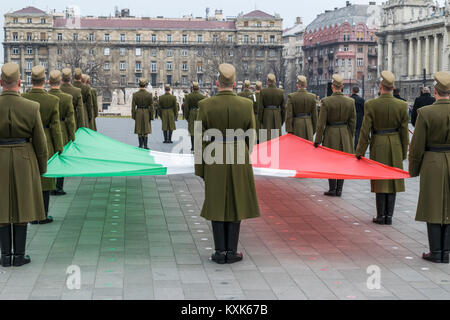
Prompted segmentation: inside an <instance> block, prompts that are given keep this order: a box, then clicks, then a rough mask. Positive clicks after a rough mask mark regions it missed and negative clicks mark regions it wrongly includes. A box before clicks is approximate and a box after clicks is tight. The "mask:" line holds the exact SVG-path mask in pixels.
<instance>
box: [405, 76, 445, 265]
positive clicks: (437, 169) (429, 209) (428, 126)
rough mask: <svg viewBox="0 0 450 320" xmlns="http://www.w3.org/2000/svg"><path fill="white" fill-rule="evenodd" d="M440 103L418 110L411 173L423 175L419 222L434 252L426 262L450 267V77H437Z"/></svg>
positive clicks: (410, 161) (436, 92)
mask: <svg viewBox="0 0 450 320" xmlns="http://www.w3.org/2000/svg"><path fill="white" fill-rule="evenodd" d="M434 79H435V80H436V84H435V86H434V96H435V97H436V102H435V103H434V104H433V105H431V106H426V107H422V108H420V109H419V110H417V113H418V117H417V121H416V129H415V130H414V135H413V137H412V140H411V145H410V147H409V173H410V175H411V177H417V176H419V175H420V194H419V203H418V205H417V214H416V220H417V221H423V222H426V223H427V229H428V241H429V245H430V252H429V253H424V254H423V256H422V257H423V259H425V260H428V261H432V262H437V263H439V262H442V263H449V253H450V227H449V224H450V191H449V190H450V126H449V122H450V73H448V72H437V73H436V74H435V76H434Z"/></svg>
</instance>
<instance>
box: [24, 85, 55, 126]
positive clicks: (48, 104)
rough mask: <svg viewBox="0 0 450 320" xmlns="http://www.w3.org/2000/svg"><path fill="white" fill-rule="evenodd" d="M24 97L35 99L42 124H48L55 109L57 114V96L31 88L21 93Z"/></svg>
mask: <svg viewBox="0 0 450 320" xmlns="http://www.w3.org/2000/svg"><path fill="white" fill-rule="evenodd" d="M22 96H23V97H24V98H25V99H28V100H32V101H36V102H38V103H39V112H40V114H41V119H42V122H43V123H44V124H48V123H50V121H51V117H52V115H53V113H54V112H55V110H57V112H58V114H59V98H58V97H56V96H53V95H51V94H49V93H47V92H45V91H44V90H40V89H31V91H30V92H27V93H24V94H22Z"/></svg>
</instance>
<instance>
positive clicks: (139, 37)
mask: <svg viewBox="0 0 450 320" xmlns="http://www.w3.org/2000/svg"><path fill="white" fill-rule="evenodd" d="M136 42H141V35H140V34H137V35H136Z"/></svg>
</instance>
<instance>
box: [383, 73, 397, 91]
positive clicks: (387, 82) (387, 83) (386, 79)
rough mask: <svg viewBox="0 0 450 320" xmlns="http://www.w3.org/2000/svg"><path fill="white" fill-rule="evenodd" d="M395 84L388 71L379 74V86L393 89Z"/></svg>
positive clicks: (393, 77) (391, 74) (392, 75)
mask: <svg viewBox="0 0 450 320" xmlns="http://www.w3.org/2000/svg"><path fill="white" fill-rule="evenodd" d="M394 82H395V76H394V74H393V73H392V72H390V71H383V72H381V84H382V85H383V86H384V87H386V88H393V87H394Z"/></svg>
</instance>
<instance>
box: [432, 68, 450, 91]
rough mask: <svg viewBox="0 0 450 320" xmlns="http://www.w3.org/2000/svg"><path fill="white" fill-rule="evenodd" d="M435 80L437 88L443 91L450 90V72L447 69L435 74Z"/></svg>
mask: <svg viewBox="0 0 450 320" xmlns="http://www.w3.org/2000/svg"><path fill="white" fill-rule="evenodd" d="M434 80H435V81H436V82H435V84H434V87H435V88H436V89H437V90H439V91H442V93H444V92H446V93H449V92H450V73H448V72H446V71H439V72H436V74H435V75H434Z"/></svg>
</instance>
